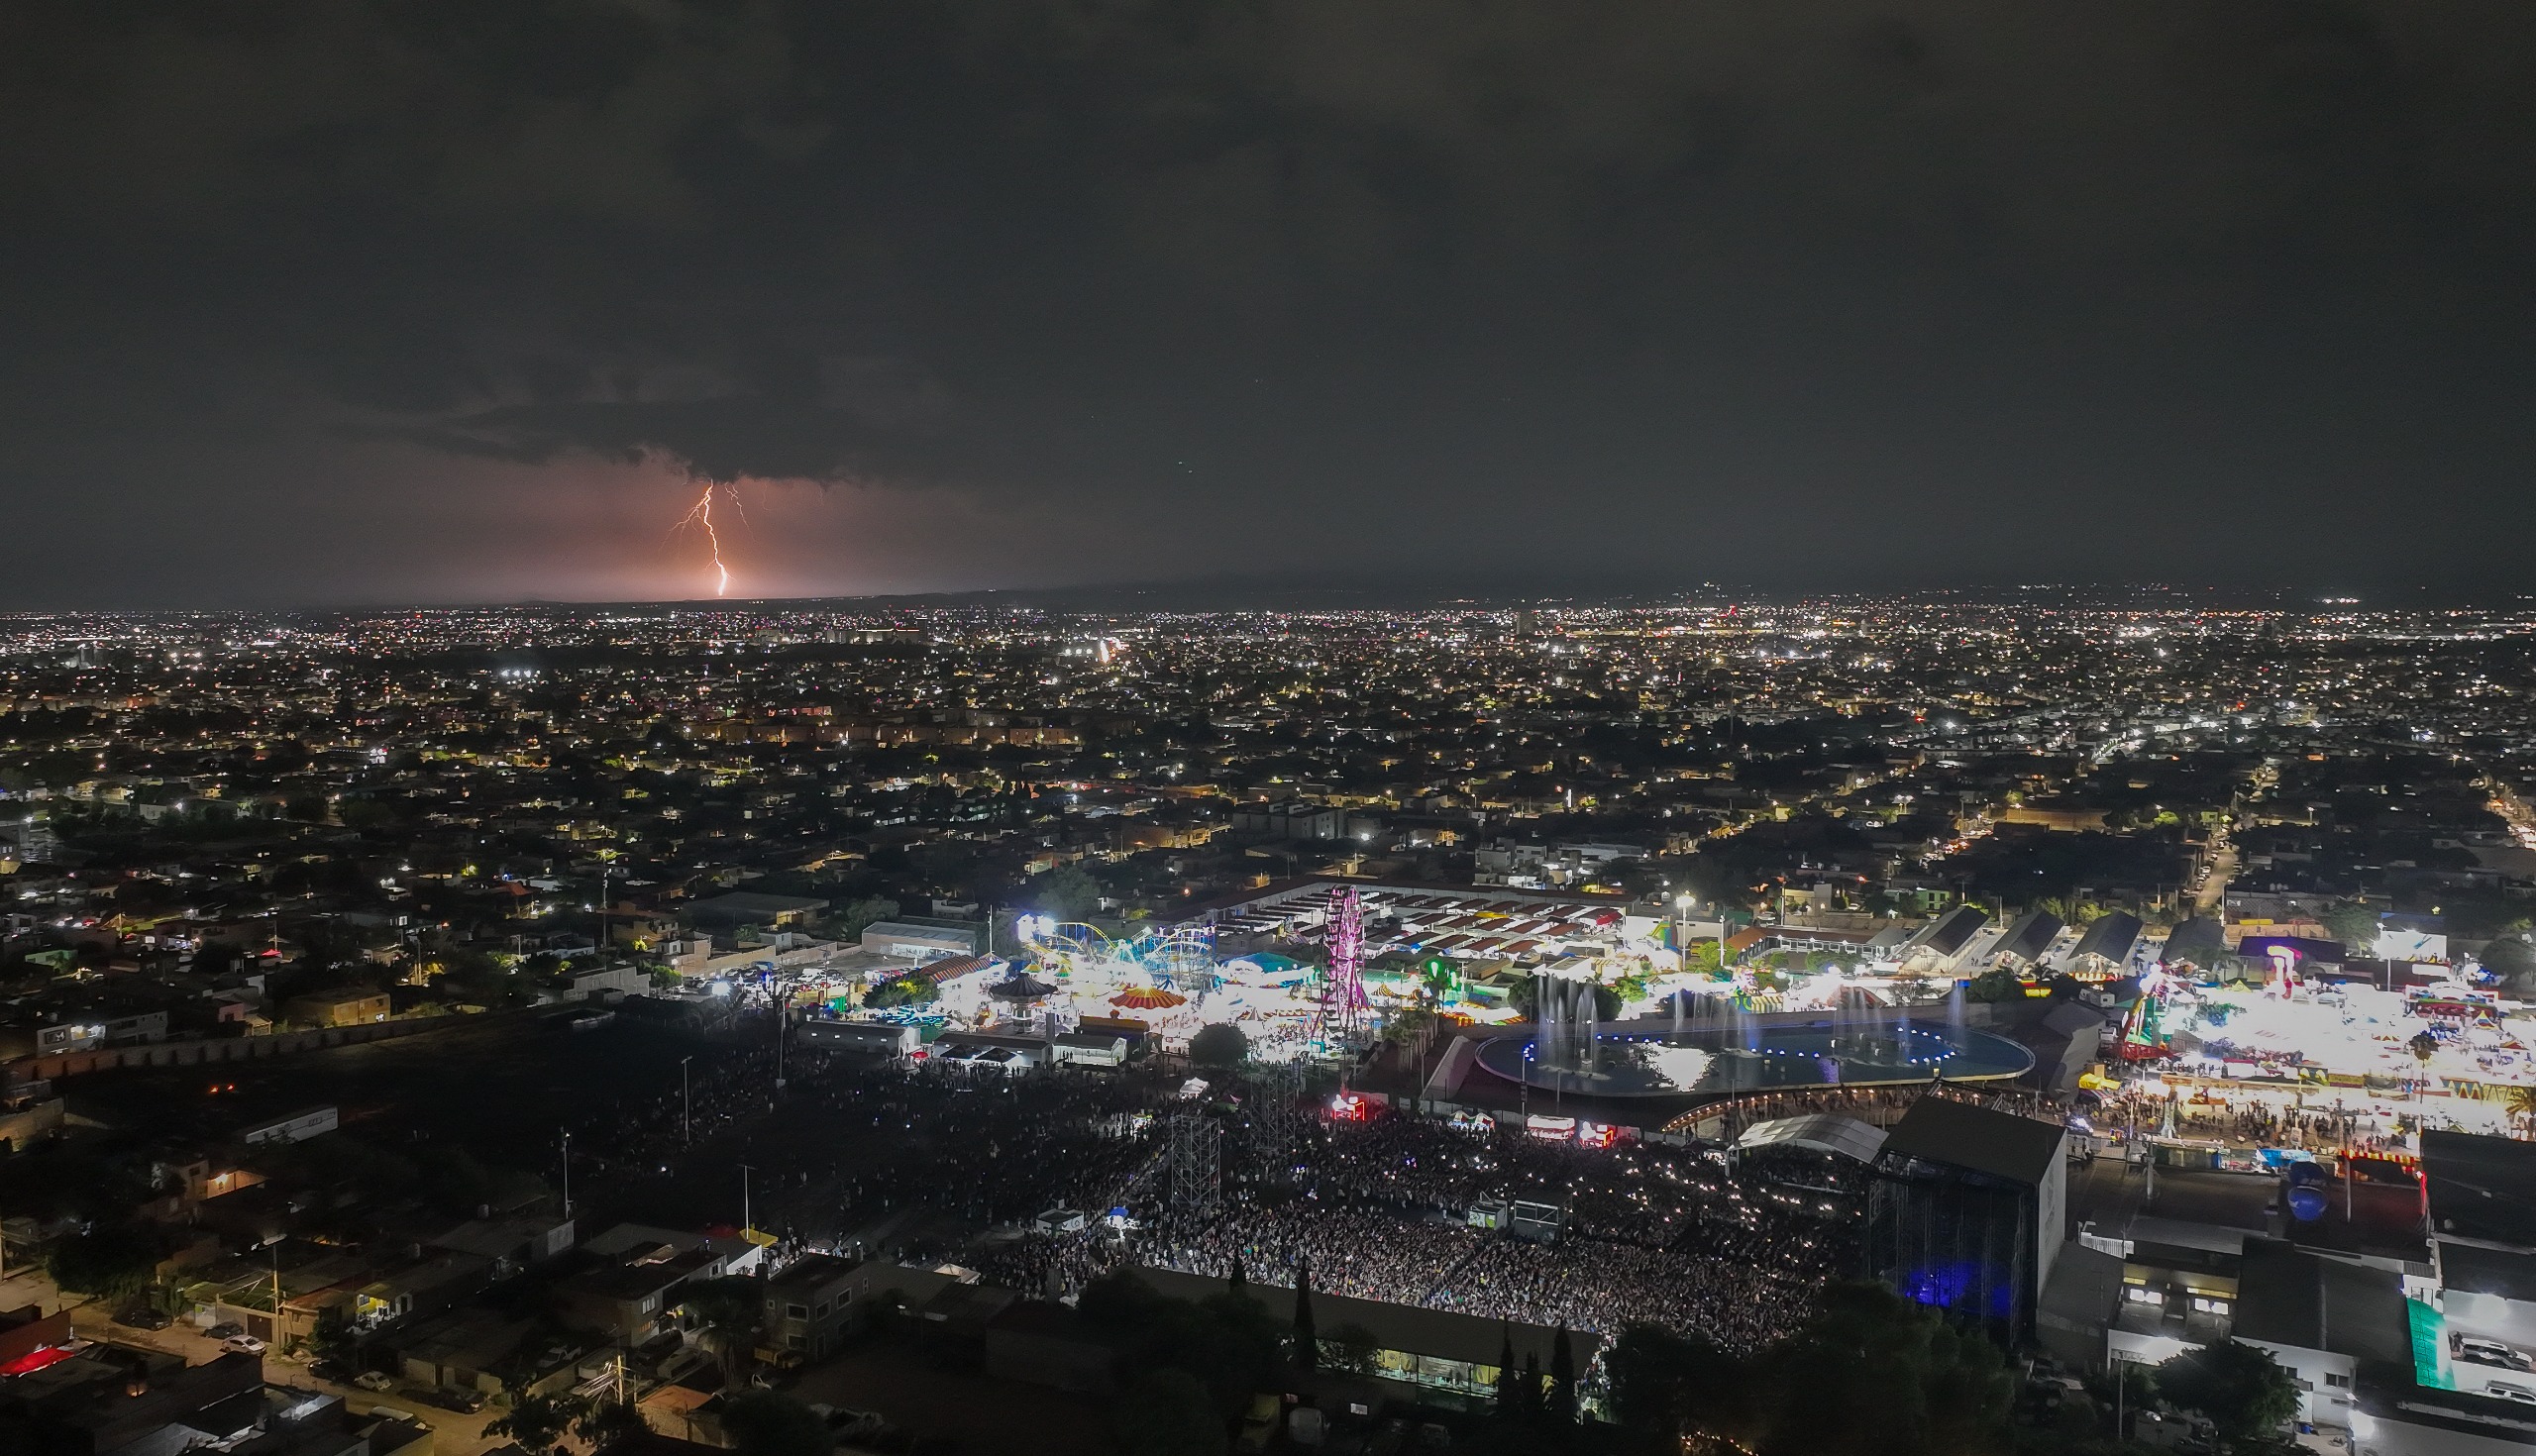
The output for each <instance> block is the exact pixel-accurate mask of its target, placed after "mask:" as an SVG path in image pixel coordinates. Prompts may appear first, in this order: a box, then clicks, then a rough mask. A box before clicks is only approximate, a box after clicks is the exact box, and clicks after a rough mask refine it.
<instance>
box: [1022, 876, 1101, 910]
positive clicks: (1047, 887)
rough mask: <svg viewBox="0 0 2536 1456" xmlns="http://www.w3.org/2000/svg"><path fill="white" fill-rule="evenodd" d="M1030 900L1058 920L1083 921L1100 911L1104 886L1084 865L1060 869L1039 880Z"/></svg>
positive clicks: (1033, 888)
mask: <svg viewBox="0 0 2536 1456" xmlns="http://www.w3.org/2000/svg"><path fill="white" fill-rule="evenodd" d="M1031 897H1032V898H1033V899H1034V900H1036V901H1037V902H1038V906H1039V908H1040V909H1041V910H1042V911H1044V912H1046V913H1047V914H1050V915H1053V916H1055V917H1056V918H1057V919H1059V920H1082V919H1085V918H1087V917H1088V916H1090V915H1091V914H1092V912H1093V911H1095V910H1098V909H1099V908H1101V882H1100V881H1098V880H1095V879H1093V878H1092V874H1091V872H1090V871H1088V870H1086V869H1084V868H1083V867H1082V866H1081V865H1059V866H1058V867H1057V868H1055V869H1053V870H1051V871H1049V872H1048V873H1047V874H1045V875H1042V876H1040V877H1039V883H1038V884H1036V885H1035V886H1033V887H1032V890H1031Z"/></svg>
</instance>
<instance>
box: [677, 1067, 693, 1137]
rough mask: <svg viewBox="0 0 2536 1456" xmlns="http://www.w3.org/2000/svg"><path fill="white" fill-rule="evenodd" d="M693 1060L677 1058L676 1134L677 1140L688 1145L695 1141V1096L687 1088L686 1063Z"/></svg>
mask: <svg viewBox="0 0 2536 1456" xmlns="http://www.w3.org/2000/svg"><path fill="white" fill-rule="evenodd" d="M694 1060H695V1059H694V1058H693V1057H681V1058H679V1059H678V1136H679V1141H681V1142H683V1143H686V1144H687V1145H688V1146H690V1147H691V1146H693V1145H694V1143H695V1097H694V1095H693V1094H692V1093H691V1092H689V1091H688V1089H687V1063H689V1062H692V1061H694Z"/></svg>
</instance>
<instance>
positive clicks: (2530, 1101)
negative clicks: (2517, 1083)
mask: <svg viewBox="0 0 2536 1456" xmlns="http://www.w3.org/2000/svg"><path fill="white" fill-rule="evenodd" d="M2501 1105H2502V1106H2504V1107H2506V1108H2508V1110H2509V1118H2510V1120H2511V1121H2512V1122H2525V1123H2527V1124H2528V1126H2529V1129H2530V1131H2531V1132H2536V1087H2513V1088H2511V1089H2510V1090H2509V1095H2508V1096H2507V1097H2504V1098H2503V1099H2502V1101H2501Z"/></svg>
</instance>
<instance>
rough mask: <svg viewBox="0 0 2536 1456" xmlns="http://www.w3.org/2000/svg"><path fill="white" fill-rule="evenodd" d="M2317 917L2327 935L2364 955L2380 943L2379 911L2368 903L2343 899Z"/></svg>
mask: <svg viewBox="0 0 2536 1456" xmlns="http://www.w3.org/2000/svg"><path fill="white" fill-rule="evenodd" d="M2317 918H2318V919H2319V920H2321V921H2322V922H2323V923H2324V927H2325V933H2326V934H2327V935H2330V936H2332V937H2333V938H2334V939H2336V940H2338V941H2341V942H2342V943H2343V944H2344V945H2345V946H2346V947H2348V948H2350V949H2352V950H2355V951H2359V952H2361V953H2362V954H2364V955H2366V954H2367V953H2368V952H2369V950H2370V948H2371V947H2373V946H2375V945H2376V944H2377V943H2378V912H2377V911H2376V910H2373V909H2371V908H2369V907H2368V906H2367V905H2362V904H2355V903H2353V902H2351V901H2350V900H2343V901H2340V902H2338V903H2336V904H2335V905H2333V906H2332V907H2331V908H2329V909H2327V910H2326V911H2325V912H2324V913H2323V914H2322V915H2319V916H2318V917H2317Z"/></svg>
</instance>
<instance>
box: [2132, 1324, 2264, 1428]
mask: <svg viewBox="0 0 2536 1456" xmlns="http://www.w3.org/2000/svg"><path fill="white" fill-rule="evenodd" d="M2158 1389H2159V1391H2160V1392H2161V1393H2163V1394H2164V1395H2165V1397H2166V1401H2167V1402H2168V1403H2169V1404H2174V1405H2177V1406H2180V1407H2182V1408H2184V1409H2186V1410H2198V1411H2200V1412H2201V1413H2202V1414H2204V1415H2207V1416H2209V1417H2210V1419H2211V1420H2212V1421H2213V1422H2214V1423H2215V1424H2217V1426H2218V1427H2219V1434H2220V1435H2221V1436H2223V1437H2225V1438H2226V1439H2228V1440H2230V1441H2254V1440H2260V1439H2263V1438H2265V1437H2268V1436H2272V1435H2275V1434H2277V1433H2278V1432H2279V1430H2280V1428H2281V1427H2282V1426H2284V1425H2286V1424H2288V1423H2289V1420H2290V1418H2291V1417H2293V1416H2295V1415H2296V1414H2297V1413H2298V1380H2297V1377H2296V1376H2294V1375H2292V1374H2290V1373H2289V1371H2288V1370H2286V1369H2285V1368H2283V1367H2282V1366H2281V1364H2280V1363H2279V1362H2278V1361H2276V1360H2274V1359H2272V1352H2271V1351H2269V1350H2263V1349H2258V1348H2257V1347H2255V1346H2253V1345H2249V1344H2244V1343H2241V1342H2239V1341H2237V1340H2221V1341H2220V1342H2219V1343H2217V1344H2215V1345H2205V1346H2203V1347H2202V1348H2200V1349H2197V1350H2186V1351H2184V1352H2183V1353H2182V1354H2180V1355H2177V1356H2175V1357H2173V1358H2172V1359H2170V1360H2166V1361H2165V1362H2164V1363H2162V1364H2160V1365H2159V1366H2158Z"/></svg>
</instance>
